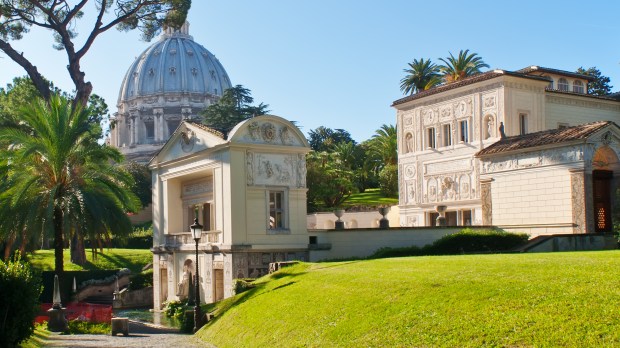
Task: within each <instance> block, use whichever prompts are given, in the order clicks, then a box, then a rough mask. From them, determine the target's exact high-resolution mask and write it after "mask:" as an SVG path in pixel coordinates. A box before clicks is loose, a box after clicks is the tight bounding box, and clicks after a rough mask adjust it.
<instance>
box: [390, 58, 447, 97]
mask: <svg viewBox="0 0 620 348" xmlns="http://www.w3.org/2000/svg"><path fill="white" fill-rule="evenodd" d="M408 65H409V69H404V70H403V71H404V72H406V73H407V75H406V76H405V77H404V78H403V79H402V80H400V90H401V91H402V92H403V93H404V94H413V93H417V92H421V91H425V90H427V89H430V88H433V87H435V86H437V85H439V84H440V83H441V78H440V75H439V69H438V67H437V65H435V64H434V63H432V62H431V60H430V59H427V60H424V58H421V59H420V60H417V59H414V60H413V62H411V63H408Z"/></svg>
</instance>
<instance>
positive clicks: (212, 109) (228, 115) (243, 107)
mask: <svg viewBox="0 0 620 348" xmlns="http://www.w3.org/2000/svg"><path fill="white" fill-rule="evenodd" d="M253 102H254V98H252V92H251V91H250V90H249V89H247V88H245V87H243V86H242V85H236V86H235V87H232V88H229V89H227V90H225V91H224V93H223V94H222V97H221V98H220V99H219V100H218V101H217V102H216V103H214V104H211V105H209V107H207V108H206V109H205V111H204V112H203V113H202V115H203V117H204V120H203V123H204V124H205V125H207V126H208V127H209V128H213V129H216V130H218V131H220V132H222V133H224V134H228V132H230V131H231V130H232V129H233V128H234V127H235V126H236V125H237V124H238V123H239V122H241V121H244V120H247V119H249V118H252V117H254V116H260V115H264V114H266V113H268V112H269V110H267V108H268V107H269V105H266V104H263V103H260V104H258V105H257V106H253V105H251V104H252V103H253Z"/></svg>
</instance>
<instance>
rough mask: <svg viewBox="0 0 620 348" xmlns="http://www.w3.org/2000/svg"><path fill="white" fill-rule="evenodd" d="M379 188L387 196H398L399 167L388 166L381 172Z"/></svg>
mask: <svg viewBox="0 0 620 348" xmlns="http://www.w3.org/2000/svg"><path fill="white" fill-rule="evenodd" d="M379 187H380V188H381V192H382V193H383V194H384V195H386V196H396V195H397V194H398V166H396V165H395V164H387V165H386V166H385V167H383V169H381V171H380V172H379Z"/></svg>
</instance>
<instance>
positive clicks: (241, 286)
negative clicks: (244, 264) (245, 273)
mask: <svg viewBox="0 0 620 348" xmlns="http://www.w3.org/2000/svg"><path fill="white" fill-rule="evenodd" d="M252 280H253V279H252ZM252 280H249V281H248V280H246V279H235V280H233V288H234V289H235V294H240V293H242V292H244V291H247V290H250V289H252V288H254V287H255V286H256V285H254V283H252Z"/></svg>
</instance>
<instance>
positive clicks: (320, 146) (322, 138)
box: [308, 126, 355, 151]
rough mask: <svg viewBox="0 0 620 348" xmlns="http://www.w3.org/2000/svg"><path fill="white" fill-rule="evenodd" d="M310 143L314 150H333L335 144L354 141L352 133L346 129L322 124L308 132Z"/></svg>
mask: <svg viewBox="0 0 620 348" xmlns="http://www.w3.org/2000/svg"><path fill="white" fill-rule="evenodd" d="M308 135H309V139H308V143H309V144H310V147H311V148H312V150H314V151H333V150H334V148H335V146H336V145H338V144H340V143H353V144H355V140H353V138H351V134H350V133H349V132H347V131H346V130H344V129H335V130H334V129H331V128H327V127H324V126H320V127H318V128H317V129H312V130H310V132H308Z"/></svg>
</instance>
